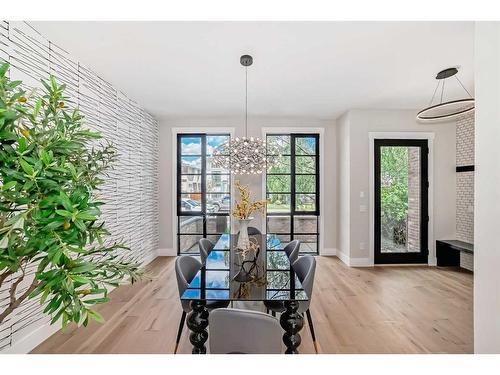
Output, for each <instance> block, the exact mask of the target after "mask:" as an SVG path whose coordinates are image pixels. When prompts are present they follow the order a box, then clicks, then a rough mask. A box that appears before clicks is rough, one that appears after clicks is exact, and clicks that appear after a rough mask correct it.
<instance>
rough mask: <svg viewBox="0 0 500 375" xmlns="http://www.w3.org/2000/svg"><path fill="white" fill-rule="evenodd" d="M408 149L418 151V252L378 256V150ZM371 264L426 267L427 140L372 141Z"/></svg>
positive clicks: (379, 211) (379, 243)
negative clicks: (373, 197) (422, 265)
mask: <svg viewBox="0 0 500 375" xmlns="http://www.w3.org/2000/svg"><path fill="white" fill-rule="evenodd" d="M383 146H402V147H405V146H408V147H419V148H420V252H418V253H381V251H380V248H381V235H380V229H381V222H380V213H381V204H380V147H383ZM374 154H375V155H374V161H375V169H374V172H375V173H374V185H375V186H374V188H375V205H374V208H375V209H374V218H373V219H374V221H373V222H374V240H375V241H374V261H375V264H405V263H412V264H414V263H425V264H427V263H428V255H429V242H428V237H429V228H428V225H429V164H428V159H429V145H428V140H427V139H374Z"/></svg>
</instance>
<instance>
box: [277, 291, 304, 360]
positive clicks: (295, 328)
mask: <svg viewBox="0 0 500 375" xmlns="http://www.w3.org/2000/svg"><path fill="white" fill-rule="evenodd" d="M285 308H286V311H285V312H284V313H283V314H281V317H280V324H281V328H283V329H284V330H285V333H284V334H283V342H284V344H285V345H286V351H285V354H299V351H298V350H297V348H298V347H299V345H300V342H301V338H300V334H299V332H300V330H301V329H302V327H303V326H304V318H303V317H302V315H300V314H299V313H298V312H297V309H298V308H299V303H298V302H297V301H285Z"/></svg>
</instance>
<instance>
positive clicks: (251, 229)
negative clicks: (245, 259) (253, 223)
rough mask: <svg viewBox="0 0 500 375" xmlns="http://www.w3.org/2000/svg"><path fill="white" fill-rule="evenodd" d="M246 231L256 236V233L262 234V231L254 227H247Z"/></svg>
mask: <svg viewBox="0 0 500 375" xmlns="http://www.w3.org/2000/svg"><path fill="white" fill-rule="evenodd" d="M247 231H248V235H249V236H256V235H258V234H262V232H261V231H260V230H258V229H257V228H255V227H248V229H247Z"/></svg>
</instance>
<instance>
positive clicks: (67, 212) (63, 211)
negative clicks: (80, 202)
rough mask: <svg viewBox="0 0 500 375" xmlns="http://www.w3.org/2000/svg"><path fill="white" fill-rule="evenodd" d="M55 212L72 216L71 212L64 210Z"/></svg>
mask: <svg viewBox="0 0 500 375" xmlns="http://www.w3.org/2000/svg"><path fill="white" fill-rule="evenodd" d="M56 214H58V215H61V216H64V217H72V216H73V214H72V213H71V212H69V211H66V210H56Z"/></svg>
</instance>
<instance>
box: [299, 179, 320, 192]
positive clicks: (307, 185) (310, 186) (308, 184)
mask: <svg viewBox="0 0 500 375" xmlns="http://www.w3.org/2000/svg"><path fill="white" fill-rule="evenodd" d="M295 191H296V192H297V193H315V192H316V176H295Z"/></svg>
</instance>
